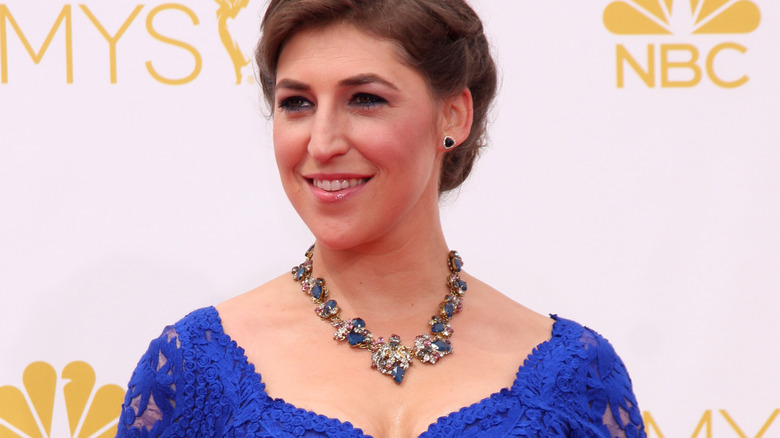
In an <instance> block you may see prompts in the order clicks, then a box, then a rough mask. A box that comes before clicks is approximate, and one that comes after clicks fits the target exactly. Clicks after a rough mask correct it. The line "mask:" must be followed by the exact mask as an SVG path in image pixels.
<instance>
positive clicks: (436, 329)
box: [431, 322, 444, 333]
mask: <svg viewBox="0 0 780 438" xmlns="http://www.w3.org/2000/svg"><path fill="white" fill-rule="evenodd" d="M443 331H444V324H442V323H440V322H437V323H436V324H434V325H433V327H431V332H433V333H441V332H443Z"/></svg>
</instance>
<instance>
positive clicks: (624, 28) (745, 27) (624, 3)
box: [604, 0, 761, 35]
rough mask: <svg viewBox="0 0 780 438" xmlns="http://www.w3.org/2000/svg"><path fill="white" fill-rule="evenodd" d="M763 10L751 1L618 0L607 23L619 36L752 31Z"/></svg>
mask: <svg viewBox="0 0 780 438" xmlns="http://www.w3.org/2000/svg"><path fill="white" fill-rule="evenodd" d="M760 22H761V12H760V11H759V9H758V6H756V4H755V3H753V2H752V1H749V0H618V1H615V2H612V3H610V4H609V5H608V6H607V8H606V9H605V10H604V25H605V26H606V27H607V29H608V30H609V31H610V32H612V33H615V34H618V35H664V34H666V35H670V34H677V35H680V34H723V33H750V32H753V31H754V30H756V28H758V25H759V23H760Z"/></svg>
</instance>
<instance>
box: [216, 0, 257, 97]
mask: <svg viewBox="0 0 780 438" xmlns="http://www.w3.org/2000/svg"><path fill="white" fill-rule="evenodd" d="M214 1H216V2H217V4H218V5H219V8H218V9H217V26H218V27H219V38H220V39H221V40H222V45H223V46H225V50H227V52H228V54H229V55H230V60H231V61H233V69H234V70H235V72H236V84H240V83H241V79H242V77H241V69H242V68H243V67H244V66H246V65H248V64H249V62H250V60H249V58H247V57H245V56H244V54H243V52H241V48H239V47H238V42H236V40H235V39H234V38H233V36H232V35H231V34H230V31H229V30H228V18H230V19H235V18H236V17H237V16H238V12H239V11H240V10H241V9H244V8H246V7H247V5H248V4H249V0H214Z"/></svg>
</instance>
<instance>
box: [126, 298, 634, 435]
mask: <svg viewBox="0 0 780 438" xmlns="http://www.w3.org/2000/svg"><path fill="white" fill-rule="evenodd" d="M554 318H555V320H556V321H555V324H554V325H553V330H552V338H551V339H550V340H548V341H546V342H543V343H541V344H539V345H538V346H537V347H536V348H535V349H534V351H533V352H532V353H531V354H530V355H529V356H528V358H526V360H525V363H524V364H523V365H522V366H521V367H520V369H519V370H518V372H517V378H516V379H515V381H514V383H513V384H512V386H511V387H510V388H505V389H502V390H501V391H499V392H497V393H495V394H493V395H491V396H489V397H487V398H485V399H483V400H482V401H480V402H478V403H475V404H473V405H471V406H467V407H464V408H462V409H461V410H459V411H457V412H453V413H451V414H449V415H447V416H444V417H441V418H439V419H438V420H437V421H436V422H435V423H433V424H431V425H430V427H429V428H428V430H427V431H426V432H425V433H423V434H422V435H420V436H421V437H425V438H433V437H437V438H439V437H504V436H509V437H512V436H520V437H564V436H565V437H628V438H634V437H644V436H645V433H644V427H643V424H642V416H641V413H640V411H639V408H638V406H637V403H636V399H635V397H634V394H633V392H632V389H631V380H630V379H629V377H628V372H627V371H626V368H625V367H624V365H623V363H622V362H621V361H620V358H618V356H617V355H616V354H615V351H614V350H613V349H612V346H611V345H610V344H609V343H608V342H607V341H606V340H605V339H604V338H602V337H601V336H600V335H598V334H597V333H595V332H593V331H592V330H590V329H587V328H584V327H582V326H581V325H579V324H577V323H576V322H572V321H568V320H566V319H563V318H557V317H554ZM128 388H129V389H128V391H127V395H126V396H125V401H124V405H123V406H122V414H121V416H120V419H119V426H118V434H117V436H118V437H312V438H313V437H339V438H342V437H362V438H365V437H366V435H365V434H364V433H363V432H362V431H361V430H360V429H357V428H355V427H354V426H352V425H351V424H350V423H348V422H341V421H339V420H337V419H334V418H328V417H325V416H322V415H317V414H316V413H314V412H311V411H307V410H304V409H300V408H297V407H295V406H293V405H291V404H289V403H286V402H284V401H283V400H280V399H273V398H271V397H270V396H269V395H268V394H266V392H265V385H264V384H263V381H262V378H261V377H260V374H258V373H256V372H255V369H254V366H253V365H252V364H250V363H249V362H248V360H247V357H246V355H245V354H244V350H243V349H242V348H241V347H239V346H238V345H236V342H235V341H233V340H232V339H230V337H229V336H228V335H226V334H225V333H224V332H223V330H222V323H221V320H220V318H219V314H218V313H217V310H216V309H215V308H213V307H208V308H204V309H200V310H196V311H195V312H192V313H191V314H189V315H188V316H186V317H185V318H183V319H182V320H181V321H179V322H178V323H176V324H175V325H174V326H172V327H167V328H166V329H165V330H164V331H163V333H162V335H161V336H160V337H159V338H157V339H155V340H153V341H152V343H151V345H150V346H149V350H148V351H147V352H146V354H145V355H144V356H143V357H142V358H141V361H140V362H139V363H138V367H137V368H136V370H135V372H134V373H133V376H132V378H131V379H130V383H129V385H128Z"/></svg>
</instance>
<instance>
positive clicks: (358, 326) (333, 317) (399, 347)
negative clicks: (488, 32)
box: [292, 245, 467, 384]
mask: <svg viewBox="0 0 780 438" xmlns="http://www.w3.org/2000/svg"><path fill="white" fill-rule="evenodd" d="M313 254H314V245H312V246H311V247H310V248H309V249H308V250H307V251H306V260H305V261H304V262H303V263H301V264H300V265H298V266H295V267H293V268H292V275H293V278H294V279H295V281H297V282H299V283H300V284H301V290H302V291H303V292H304V293H305V294H306V295H307V296H308V297H309V298H311V300H312V301H313V302H314V303H315V304H316V307H315V308H314V313H316V314H317V315H318V316H319V317H320V318H322V319H323V320H326V321H328V322H329V323H330V324H331V325H332V326H333V327H334V328H335V329H336V331H335V333H333V339H335V340H337V341H342V342H346V343H348V344H349V346H350V347H354V348H363V349H366V350H369V351H370V352H371V353H372V354H371V367H372V368H376V369H377V370H378V371H379V372H381V373H382V374H384V375H386V376H388V377H392V379H393V381H395V383H398V384H400V383H401V382H402V381H403V378H404V375H405V374H406V370H408V369H409V367H410V366H411V365H412V360H413V359H415V358H416V359H417V360H419V361H420V362H422V363H429V364H435V363H436V362H437V361H438V360H439V359H441V358H442V357H444V356H446V355H448V354H450V353H452V344H451V343H450V339H449V338H450V336H452V333H453V330H452V327H451V326H450V319H452V317H453V316H454V315H455V314H456V313H458V312H460V311H461V310H462V309H463V296H464V294H465V293H466V289H467V286H466V282H465V281H463V280H461V278H460V275H459V274H460V270H461V268H462V267H463V260H462V259H461V258H460V255H458V252H457V251H450V253H449V255H448V257H447V264H448V266H449V268H450V275H449V276H448V277H447V289H448V292H449V293H448V294H447V296H445V297H444V300H443V301H442V302H441V303H440V304H439V313H438V314H437V315H434V316H433V317H431V320H430V321H428V325H429V326H430V331H431V333H430V334H425V335H419V336H417V338H415V340H414V345H413V346H412V347H407V346H405V345H403V344H401V338H400V337H399V336H398V335H392V336H390V338H389V339H387V340H385V338H383V337H379V338H374V335H373V334H372V333H371V332H370V331H369V330H368V329H367V328H366V323H365V321H363V320H362V319H361V318H353V319H350V320H344V319H342V318H341V316H340V313H341V309H340V308H339V305H338V303H336V301H335V300H333V299H329V298H328V296H329V293H328V287H327V286H326V285H325V280H323V279H322V278H312V276H311V271H312V261H311V258H312V255H313Z"/></svg>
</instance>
